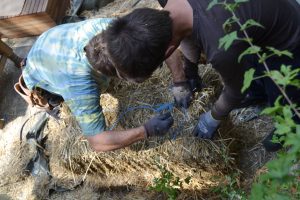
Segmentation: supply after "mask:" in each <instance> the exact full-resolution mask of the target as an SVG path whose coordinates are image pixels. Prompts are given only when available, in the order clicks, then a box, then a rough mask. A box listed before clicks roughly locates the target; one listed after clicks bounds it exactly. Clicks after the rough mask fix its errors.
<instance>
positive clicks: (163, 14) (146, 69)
mask: <svg viewBox="0 0 300 200" xmlns="http://www.w3.org/2000/svg"><path fill="white" fill-rule="evenodd" d="M171 39H172V19H171V18H170V16H169V12H168V11H162V10H155V9H150V8H140V9H136V10H134V11H133V12H131V13H130V14H128V15H126V16H124V17H121V18H117V19H115V20H114V21H113V22H112V23H111V24H110V25H109V27H108V28H107V29H106V31H105V40H106V42H107V50H108V52H109V54H110V56H111V59H112V61H113V62H114V64H115V67H116V68H117V70H118V71H119V72H122V73H123V74H126V76H128V77H132V78H137V77H149V76H151V74H152V73H153V71H154V70H155V69H156V68H157V67H158V66H159V65H160V64H161V63H162V62H163V61H164V58H165V52H166V50H167V48H168V45H169V44H170V42H171Z"/></svg>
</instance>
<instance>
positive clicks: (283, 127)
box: [275, 123, 291, 135]
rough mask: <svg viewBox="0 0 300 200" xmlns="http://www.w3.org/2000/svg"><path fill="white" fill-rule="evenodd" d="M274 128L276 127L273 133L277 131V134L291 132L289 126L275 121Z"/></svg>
mask: <svg viewBox="0 0 300 200" xmlns="http://www.w3.org/2000/svg"><path fill="white" fill-rule="evenodd" d="M275 128H276V131H275V133H277V134H279V135H282V134H288V133H290V132H291V127H290V126H289V125H286V124H279V123H275Z"/></svg>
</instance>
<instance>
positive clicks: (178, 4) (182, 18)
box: [164, 0, 193, 46]
mask: <svg viewBox="0 0 300 200" xmlns="http://www.w3.org/2000/svg"><path fill="white" fill-rule="evenodd" d="M164 10H167V11H169V12H170V17H171V19H172V21H173V24H172V25H173V36H172V37H173V38H172V43H173V44H174V45H176V46H178V45H179V44H180V42H181V40H182V39H183V38H185V37H187V36H189V35H191V34H192V31H193V9H192V7H191V5H190V4H189V2H188V1H187V0H168V3H167V5H166V6H165V8H164Z"/></svg>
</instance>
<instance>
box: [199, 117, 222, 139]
mask: <svg viewBox="0 0 300 200" xmlns="http://www.w3.org/2000/svg"><path fill="white" fill-rule="evenodd" d="M220 123H221V120H216V119H214V118H213V117H212V115H211V111H208V112H206V113H203V114H201V115H200V118H199V121H198V124H197V125H196V127H195V128H194V131H193V132H194V135H195V136H196V137H199V138H203V139H211V138H213V136H214V133H215V132H216V130H217V128H218V126H219V124H220Z"/></svg>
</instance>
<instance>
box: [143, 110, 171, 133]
mask: <svg viewBox="0 0 300 200" xmlns="http://www.w3.org/2000/svg"><path fill="white" fill-rule="evenodd" d="M173 123H174V119H173V117H172V115H171V113H169V112H167V113H165V114H159V115H157V116H155V117H153V118H151V119H150V120H148V121H147V122H146V123H145V124H144V127H145V129H146V135H147V137H152V136H164V135H165V134H166V133H167V132H168V130H169V129H170V128H171V126H172V125H173Z"/></svg>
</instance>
